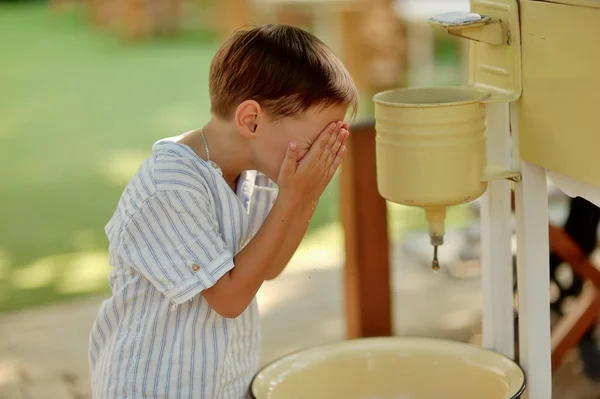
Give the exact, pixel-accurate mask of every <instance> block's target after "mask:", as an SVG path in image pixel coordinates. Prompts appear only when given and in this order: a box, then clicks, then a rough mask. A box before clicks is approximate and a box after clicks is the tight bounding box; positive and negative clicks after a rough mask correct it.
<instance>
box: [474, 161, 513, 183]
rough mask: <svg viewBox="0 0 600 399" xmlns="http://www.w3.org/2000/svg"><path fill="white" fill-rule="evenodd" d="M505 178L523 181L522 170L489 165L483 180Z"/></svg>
mask: <svg viewBox="0 0 600 399" xmlns="http://www.w3.org/2000/svg"><path fill="white" fill-rule="evenodd" d="M503 179H506V180H510V181H512V182H515V183H519V182H520V181H521V172H520V171H518V170H510V169H504V168H501V167H499V166H495V165H488V166H487V167H486V168H485V172H484V173H483V178H482V179H481V181H485V182H490V181H494V180H503Z"/></svg>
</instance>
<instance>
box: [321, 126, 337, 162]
mask: <svg viewBox="0 0 600 399" xmlns="http://www.w3.org/2000/svg"><path fill="white" fill-rule="evenodd" d="M340 127H341V124H340V123H339V122H338V123H337V124H336V127H335V130H334V131H333V132H332V133H331V134H330V135H329V140H328V141H327V145H326V146H325V151H323V152H322V153H321V156H320V157H319V159H322V158H326V159H327V160H328V161H329V158H330V157H331V152H332V148H333V147H334V146H335V143H336V142H337V140H338V138H339V136H340V129H339V128H340Z"/></svg>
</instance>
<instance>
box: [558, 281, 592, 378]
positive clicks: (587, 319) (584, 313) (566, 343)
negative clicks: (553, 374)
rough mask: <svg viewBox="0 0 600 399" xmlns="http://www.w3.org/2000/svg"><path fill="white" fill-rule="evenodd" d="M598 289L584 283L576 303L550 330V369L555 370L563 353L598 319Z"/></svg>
mask: <svg viewBox="0 0 600 399" xmlns="http://www.w3.org/2000/svg"><path fill="white" fill-rule="evenodd" d="M598 314H600V290H598V289H596V288H595V287H594V286H593V285H592V284H586V285H585V286H584V290H583V292H582V293H581V295H580V296H579V298H577V303H576V305H575V306H574V307H573V309H570V310H569V312H568V313H567V314H566V315H565V316H564V317H563V318H562V319H560V321H559V322H558V324H557V325H556V326H555V327H554V329H553V330H552V370H556V369H557V368H558V367H559V366H560V365H561V363H562V361H563V359H564V357H565V355H566V354H567V353H568V352H569V351H570V350H571V349H573V348H574V347H575V346H576V345H577V343H579V341H580V340H581V337H583V335H584V334H585V332H586V331H588V330H589V329H590V327H591V326H593V325H594V324H595V323H596V321H597V320H598Z"/></svg>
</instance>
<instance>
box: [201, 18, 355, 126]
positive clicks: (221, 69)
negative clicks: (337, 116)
mask: <svg viewBox="0 0 600 399" xmlns="http://www.w3.org/2000/svg"><path fill="white" fill-rule="evenodd" d="M209 90H210V101H211V112H212V113H213V114H214V115H216V116H218V117H221V118H224V119H229V118H231V117H232V114H233V112H234V111H235V109H236V108H237V106H238V105H239V104H240V103H241V102H242V101H245V100H255V101H257V102H258V103H259V104H260V105H261V107H263V109H264V110H265V111H266V112H267V113H269V115H270V116H272V117H274V118H278V117H286V116H294V115H297V114H299V113H302V112H304V111H307V110H308V109H309V108H311V107H313V106H321V107H327V106H332V105H347V106H349V107H351V108H352V111H353V113H356V110H357V107H358V105H357V104H358V93H357V90H356V86H355V85H354V81H353V80H352V77H351V76H350V74H349V73H348V71H347V69H346V67H345V66H344V65H343V64H342V62H341V61H340V60H339V59H338V58H337V57H336V56H335V55H334V54H333V52H332V51H331V49H329V48H328V47H327V46H326V45H325V44H324V43H323V42H322V41H321V40H319V39H318V38H317V37H315V36H314V35H312V34H310V33H308V32H306V31H304V30H302V29H300V28H296V27H293V26H287V25H263V26H260V27H254V28H251V29H249V30H241V31H238V32H236V33H234V34H233V35H232V36H231V37H230V38H229V39H228V40H227V41H226V42H225V43H224V44H223V46H221V48H220V49H219V50H218V51H217V54H216V55H215V57H214V58H213V60H212V62H211V65H210V75H209Z"/></svg>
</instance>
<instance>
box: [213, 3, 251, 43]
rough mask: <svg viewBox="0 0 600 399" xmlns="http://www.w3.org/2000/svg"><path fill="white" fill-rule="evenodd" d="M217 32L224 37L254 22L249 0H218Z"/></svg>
mask: <svg viewBox="0 0 600 399" xmlns="http://www.w3.org/2000/svg"><path fill="white" fill-rule="evenodd" d="M217 3H218V5H217V6H218V18H219V21H220V23H219V26H218V29H219V31H220V32H219V33H220V36H221V37H222V38H223V39H224V38H227V37H228V36H229V35H231V34H232V33H233V32H235V31H236V30H238V29H240V28H242V27H243V26H245V25H248V24H251V23H254V22H256V21H254V12H253V7H252V4H251V1H250V0H218V1H217Z"/></svg>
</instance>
